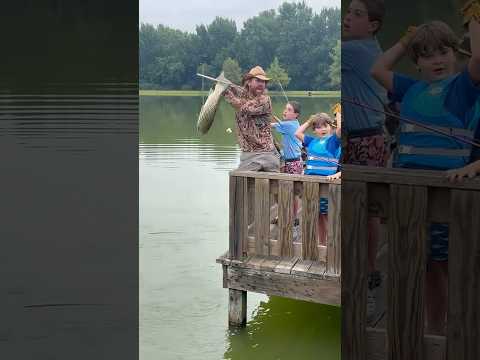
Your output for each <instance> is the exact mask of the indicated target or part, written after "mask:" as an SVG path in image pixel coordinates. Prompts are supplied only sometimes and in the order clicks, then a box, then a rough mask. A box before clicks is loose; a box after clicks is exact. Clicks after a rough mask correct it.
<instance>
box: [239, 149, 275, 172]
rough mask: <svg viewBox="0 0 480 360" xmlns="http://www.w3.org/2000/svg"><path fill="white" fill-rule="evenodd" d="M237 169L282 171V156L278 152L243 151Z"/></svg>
mask: <svg viewBox="0 0 480 360" xmlns="http://www.w3.org/2000/svg"><path fill="white" fill-rule="evenodd" d="M237 170H247V171H266V172H280V157H279V156H278V155H277V153H276V152H273V151H272V152H242V154H241V155H240V165H239V166H238V168H237Z"/></svg>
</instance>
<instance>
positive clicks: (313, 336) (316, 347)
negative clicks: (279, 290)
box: [224, 296, 340, 360]
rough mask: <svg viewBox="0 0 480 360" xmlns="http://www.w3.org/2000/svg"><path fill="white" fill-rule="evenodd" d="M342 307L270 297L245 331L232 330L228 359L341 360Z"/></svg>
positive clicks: (261, 304) (256, 311)
mask: <svg viewBox="0 0 480 360" xmlns="http://www.w3.org/2000/svg"><path fill="white" fill-rule="evenodd" d="M339 335H340V308H337V307H334V306H327V305H319V304H313V303H309V302H305V301H296V300H291V299H285V298H280V297H276V296H272V297H270V299H269V300H268V301H266V302H260V304H259V305H258V308H257V309H256V310H255V313H254V315H253V316H252V319H251V320H250V321H249V322H248V323H247V327H246V328H244V329H231V330H229V333H228V343H229V346H228V349H227V351H226V352H225V355H224V358H225V359H231V360H241V359H278V360H287V359H328V360H335V359H340V352H339V349H340V336H339Z"/></svg>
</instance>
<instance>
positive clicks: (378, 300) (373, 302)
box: [367, 271, 385, 326]
mask: <svg viewBox="0 0 480 360" xmlns="http://www.w3.org/2000/svg"><path fill="white" fill-rule="evenodd" d="M367 279H368V287H367V324H368V325H371V326H375V324H376V323H377V322H378V321H379V320H380V319H381V318H382V316H383V314H384V312H385V304H384V294H383V291H384V289H383V286H382V285H383V284H382V283H383V279H382V274H381V273H380V271H374V272H372V273H370V274H368V278H367Z"/></svg>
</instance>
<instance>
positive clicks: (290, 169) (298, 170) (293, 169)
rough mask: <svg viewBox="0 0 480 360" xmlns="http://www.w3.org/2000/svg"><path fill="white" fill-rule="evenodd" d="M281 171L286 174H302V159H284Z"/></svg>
mask: <svg viewBox="0 0 480 360" xmlns="http://www.w3.org/2000/svg"><path fill="white" fill-rule="evenodd" d="M283 172H284V173H287V174H303V161H302V160H294V161H286V162H285V168H284V170H283Z"/></svg>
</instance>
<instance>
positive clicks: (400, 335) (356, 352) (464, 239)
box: [341, 166, 480, 360]
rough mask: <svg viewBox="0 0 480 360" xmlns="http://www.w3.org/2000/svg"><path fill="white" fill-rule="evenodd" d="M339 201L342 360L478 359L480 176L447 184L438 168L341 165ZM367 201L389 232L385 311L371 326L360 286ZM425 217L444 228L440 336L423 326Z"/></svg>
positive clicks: (364, 258)
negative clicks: (443, 325) (444, 298)
mask: <svg viewBox="0 0 480 360" xmlns="http://www.w3.org/2000/svg"><path fill="white" fill-rule="evenodd" d="M342 198H343V199H342V201H343V205H342V206H343V211H342V216H341V217H342V222H343V224H344V225H345V226H344V228H343V230H342V262H343V263H344V264H345V263H347V262H348V266H344V268H343V271H342V359H343V360H366V359H374V360H378V359H389V360H406V359H408V360H433V359H435V360H443V359H447V358H448V359H455V360H456V359H462V360H467V359H468V360H470V359H480V341H479V340H480V327H479V325H478V324H479V322H480V277H479V275H478V273H479V272H478V270H479V269H480V241H479V239H480V221H479V219H478V214H480V181H479V180H476V179H475V180H469V181H465V182H464V183H457V184H452V183H449V182H448V181H447V179H446V178H445V174H444V173H443V172H436V171H418V170H404V169H402V170H400V169H379V168H368V167H359V166H344V167H343V169H342ZM372 203H375V204H377V207H378V208H379V209H380V213H379V214H378V215H380V217H382V218H383V219H384V222H385V223H386V234H387V236H386V243H387V244H386V245H387V256H386V258H387V268H386V271H387V279H386V281H385V296H386V306H385V311H386V316H385V321H384V322H383V324H381V325H380V326H377V327H376V328H370V327H368V326H367V325H366V301H367V288H366V286H362V284H366V282H367V247H366V246H365V244H366V243H367V218H368V216H369V214H368V209H369V204H372ZM347 205H348V206H347ZM370 208H371V207H370ZM431 222H436V223H448V224H449V226H450V230H449V264H448V314H447V332H446V336H436V335H429V334H426V332H425V330H424V328H425V327H424V323H425V321H424V319H425V316H424V304H425V300H424V288H425V272H426V261H427V251H428V249H429V246H427V243H426V241H427V239H428V231H427V230H428V226H429V224H430V223H431ZM447 355H448V357H447Z"/></svg>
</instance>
